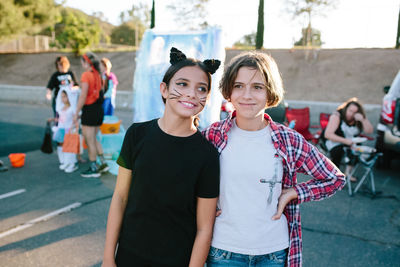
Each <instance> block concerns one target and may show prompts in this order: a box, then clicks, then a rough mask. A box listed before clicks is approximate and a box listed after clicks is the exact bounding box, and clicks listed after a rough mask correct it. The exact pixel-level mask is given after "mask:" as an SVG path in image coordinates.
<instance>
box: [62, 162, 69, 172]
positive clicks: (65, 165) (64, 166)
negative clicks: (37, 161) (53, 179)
mask: <svg viewBox="0 0 400 267" xmlns="http://www.w3.org/2000/svg"><path fill="white" fill-rule="evenodd" d="M67 166H68V164H67V163H61V164H60V170H62V171H63V170H65V168H67Z"/></svg>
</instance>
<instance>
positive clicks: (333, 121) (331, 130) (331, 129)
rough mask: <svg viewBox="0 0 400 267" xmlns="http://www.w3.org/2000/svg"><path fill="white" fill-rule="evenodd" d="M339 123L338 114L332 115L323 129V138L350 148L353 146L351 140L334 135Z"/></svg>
mask: <svg viewBox="0 0 400 267" xmlns="http://www.w3.org/2000/svg"><path fill="white" fill-rule="evenodd" d="M339 123H340V118H339V115H338V114H332V115H331V116H330V117H329V122H328V125H327V126H326V129H325V138H326V139H329V140H331V141H333V142H338V143H342V144H345V145H348V146H351V145H352V144H353V140H351V139H347V138H344V137H341V136H339V135H337V134H335V131H336V130H337V128H339V126H340V125H339Z"/></svg>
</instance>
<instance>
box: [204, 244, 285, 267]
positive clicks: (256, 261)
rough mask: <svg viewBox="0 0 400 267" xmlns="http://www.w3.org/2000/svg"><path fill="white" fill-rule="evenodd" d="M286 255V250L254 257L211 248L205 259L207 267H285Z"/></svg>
mask: <svg viewBox="0 0 400 267" xmlns="http://www.w3.org/2000/svg"><path fill="white" fill-rule="evenodd" d="M286 254H287V252H286V249H283V250H280V251H276V252H273V253H269V254H265V255H256V256H254V255H244V254H239V253H234V252H229V251H226V250H222V249H218V248H214V247H211V248H210V252H209V253H208V258H207V267H222V266H229V267H244V266H246V267H248V266H251V267H283V266H285V261H286Z"/></svg>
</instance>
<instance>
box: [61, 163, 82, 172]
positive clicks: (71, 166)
mask: <svg viewBox="0 0 400 267" xmlns="http://www.w3.org/2000/svg"><path fill="white" fill-rule="evenodd" d="M78 168H79V167H78V165H76V164H75V163H72V164H69V165H68V166H67V167H66V168H65V169H64V171H65V172H66V173H71V172H74V171H76V170H77V169H78Z"/></svg>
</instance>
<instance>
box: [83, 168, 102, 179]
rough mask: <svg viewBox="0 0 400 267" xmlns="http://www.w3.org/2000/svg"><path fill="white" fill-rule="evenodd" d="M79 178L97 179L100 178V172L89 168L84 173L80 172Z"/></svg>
mask: <svg viewBox="0 0 400 267" xmlns="http://www.w3.org/2000/svg"><path fill="white" fill-rule="evenodd" d="M81 176H82V177H85V178H91V177H93V178H97V177H100V172H99V171H98V169H93V168H91V167H89V169H87V170H86V171H83V172H81Z"/></svg>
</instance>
